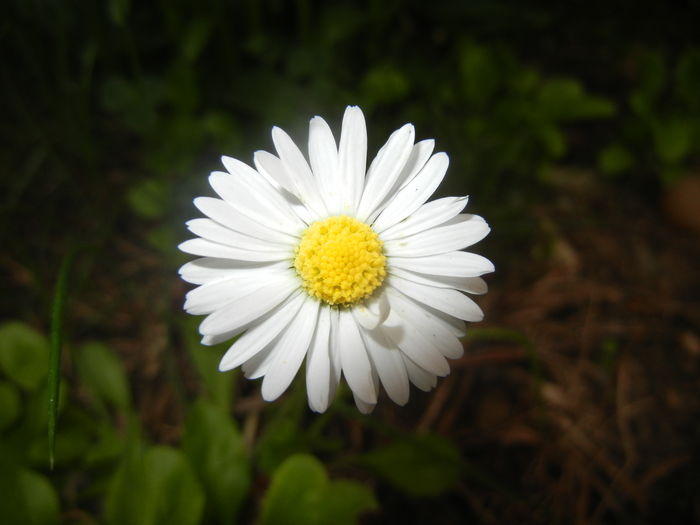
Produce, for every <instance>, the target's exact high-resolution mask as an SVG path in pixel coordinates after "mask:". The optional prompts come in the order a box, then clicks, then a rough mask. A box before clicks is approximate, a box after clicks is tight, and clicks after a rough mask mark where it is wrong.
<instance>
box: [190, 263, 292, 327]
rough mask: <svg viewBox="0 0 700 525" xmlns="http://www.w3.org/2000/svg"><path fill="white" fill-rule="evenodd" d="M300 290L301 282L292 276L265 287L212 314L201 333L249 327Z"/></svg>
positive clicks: (203, 323) (206, 320)
mask: <svg viewBox="0 0 700 525" xmlns="http://www.w3.org/2000/svg"><path fill="white" fill-rule="evenodd" d="M298 288H299V282H298V281H297V279H295V278H293V277H291V276H290V278H289V279H287V280H286V281H285V282H283V283H279V282H274V283H272V284H266V285H263V286H261V287H260V288H259V289H258V290H256V291H254V292H253V293H251V294H249V295H247V296H245V297H242V298H240V299H239V300H237V301H232V302H231V303H229V304H227V305H226V306H224V307H223V308H221V309H220V310H217V311H216V312H214V313H213V314H210V315H209V316H208V317H207V318H206V319H204V321H202V324H200V325H199V333H201V334H202V335H214V334H217V333H220V332H229V331H232V330H236V329H238V328H239V327H243V326H247V325H248V324H249V323H251V322H252V321H255V320H256V319H258V318H260V317H262V316H263V315H265V314H266V313H267V312H269V311H270V310H272V309H273V308H274V307H275V306H277V305H278V304H280V303H281V302H282V301H284V300H285V299H286V298H287V297H289V296H290V295H291V293H292V292H293V291H294V290H296V289H298Z"/></svg>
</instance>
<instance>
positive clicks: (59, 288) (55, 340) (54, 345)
mask: <svg viewBox="0 0 700 525" xmlns="http://www.w3.org/2000/svg"><path fill="white" fill-rule="evenodd" d="M74 256H75V250H71V251H69V252H68V254H66V255H65V256H64V257H63V261H62V262H61V267H60V268H59V270H58V277H57V278H56V286H55V288H54V297H53V303H52V304H51V353H50V356H49V373H48V385H47V387H48V428H47V431H48V440H49V441H48V444H49V451H48V452H49V464H50V465H51V468H53V461H54V448H55V446H56V422H57V418H58V404H59V402H60V394H61V389H60V387H61V353H62V351H63V310H64V308H65V304H66V290H67V288H68V272H69V271H70V267H71V265H72V263H73V257H74Z"/></svg>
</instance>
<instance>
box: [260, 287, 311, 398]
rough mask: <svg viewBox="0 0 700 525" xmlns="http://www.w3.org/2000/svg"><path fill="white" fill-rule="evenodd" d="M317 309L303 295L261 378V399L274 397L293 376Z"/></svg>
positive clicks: (307, 344)
mask: <svg viewBox="0 0 700 525" xmlns="http://www.w3.org/2000/svg"><path fill="white" fill-rule="evenodd" d="M318 309H319V302H318V301H315V300H313V299H310V298H307V299H306V301H304V305H303V306H302V307H301V310H300V311H299V313H298V314H297V315H296V317H295V318H294V319H293V320H292V322H291V324H290V325H289V327H288V328H287V329H286V330H285V331H284V332H283V333H282V337H281V338H280V342H279V345H280V347H281V348H282V351H281V352H280V354H279V355H278V356H277V358H276V359H275V361H274V363H273V364H272V367H271V368H270V370H269V372H267V374H265V379H264V380H263V384H262V397H263V399H264V400H265V401H274V400H275V399H277V398H278V397H279V396H280V395H281V394H282V393H283V392H284V391H285V390H287V388H288V387H289V385H290V383H291V382H292V380H293V379H294V376H296V375H297V372H298V371H299V367H300V366H301V362H302V361H303V360H304V356H305V355H306V352H307V351H308V349H309V345H310V344H311V338H312V336H313V335H314V329H315V328H316V321H317V319H318Z"/></svg>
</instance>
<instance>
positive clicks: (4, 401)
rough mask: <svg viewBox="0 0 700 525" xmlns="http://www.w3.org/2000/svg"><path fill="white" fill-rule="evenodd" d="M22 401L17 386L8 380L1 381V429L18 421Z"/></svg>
mask: <svg viewBox="0 0 700 525" xmlns="http://www.w3.org/2000/svg"><path fill="white" fill-rule="evenodd" d="M20 410H21V402H20V398H19V392H18V391H17V388H16V387H15V386H14V385H13V384H12V383H8V382H7V381H0V430H3V429H5V428H8V427H9V426H10V425H12V423H14V422H15V421H17V418H18V416H19V414H20Z"/></svg>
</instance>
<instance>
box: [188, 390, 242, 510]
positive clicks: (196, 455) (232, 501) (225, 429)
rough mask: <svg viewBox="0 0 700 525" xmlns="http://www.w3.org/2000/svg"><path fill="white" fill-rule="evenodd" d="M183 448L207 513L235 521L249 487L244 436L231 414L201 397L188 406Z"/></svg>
mask: <svg viewBox="0 0 700 525" xmlns="http://www.w3.org/2000/svg"><path fill="white" fill-rule="evenodd" d="M182 450H183V451H184V452H185V454H186V455H187V457H188V458H189V460H190V463H191V464H192V465H193V466H194V470H195V472H196V473H197V475H198V476H199V479H200V481H201V483H202V486H203V487H204V491H205V493H206V495H207V505H208V506H209V508H208V509H207V514H208V515H214V516H216V518H217V519H216V521H217V522H218V523H234V522H235V521H236V516H237V515H238V513H239V511H240V508H241V506H242V504H243V502H244V501H245V498H246V495H247V493H248V489H249V488H250V483H251V479H250V464H249V460H248V454H247V453H246V450H245V447H244V444H243V439H242V438H241V435H240V433H239V432H238V429H236V427H235V426H234V424H233V421H232V420H231V418H230V416H228V415H227V414H226V412H224V411H223V410H222V409H221V408H220V407H218V406H215V405H213V404H211V403H210V402H207V401H204V400H200V401H197V402H195V404H194V405H193V406H192V408H190V412H189V414H188V415H187V420H186V422H185V433H184V436H183V438H182Z"/></svg>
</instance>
